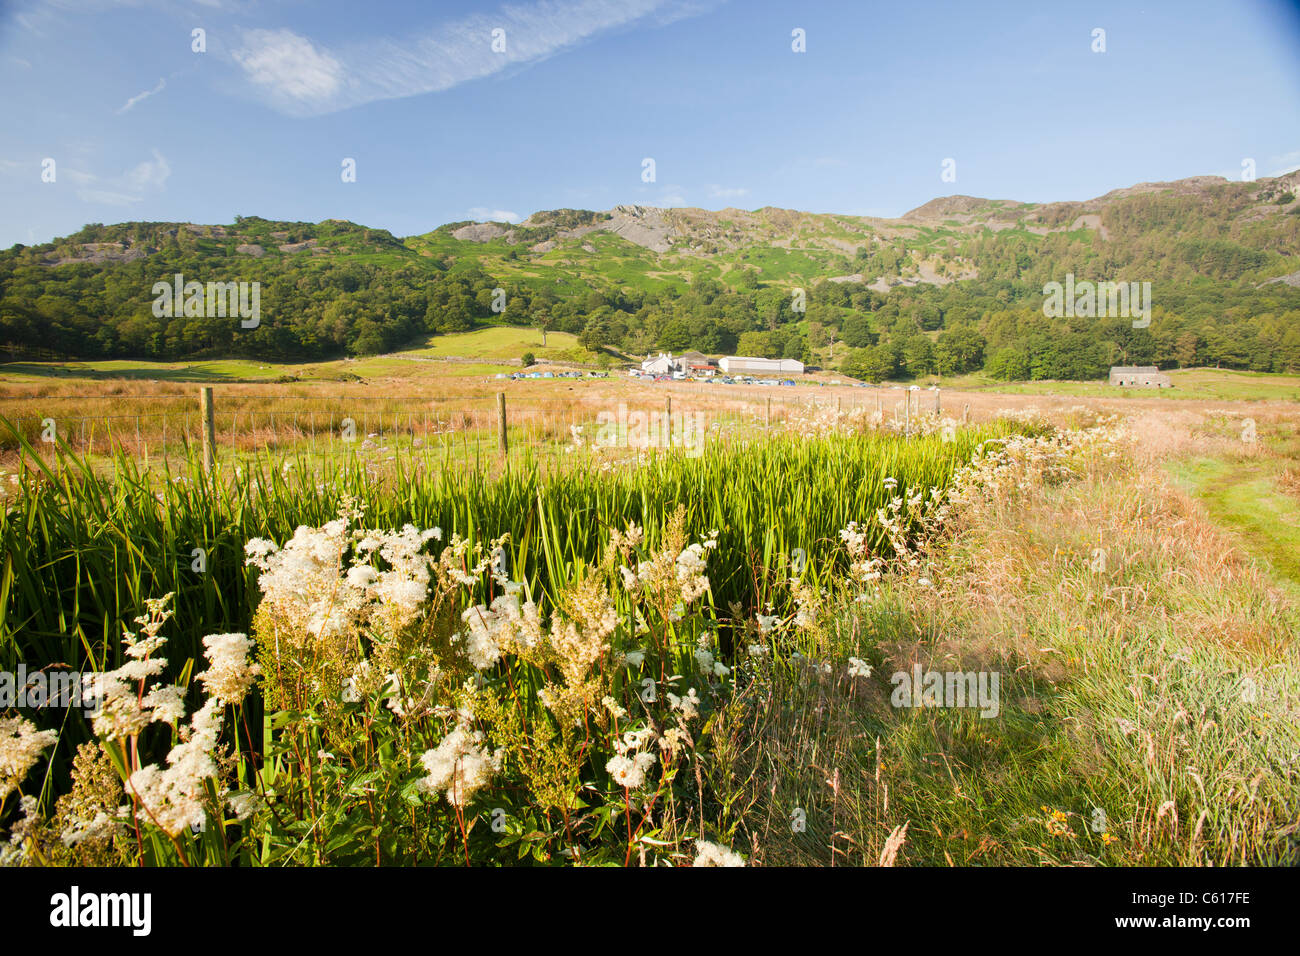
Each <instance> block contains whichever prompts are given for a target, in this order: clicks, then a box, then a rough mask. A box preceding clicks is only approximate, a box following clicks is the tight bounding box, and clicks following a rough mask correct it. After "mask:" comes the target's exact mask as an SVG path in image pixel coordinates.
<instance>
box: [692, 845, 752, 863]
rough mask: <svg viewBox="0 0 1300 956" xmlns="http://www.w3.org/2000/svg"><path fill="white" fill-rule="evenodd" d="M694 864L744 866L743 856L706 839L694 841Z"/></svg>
mask: <svg viewBox="0 0 1300 956" xmlns="http://www.w3.org/2000/svg"><path fill="white" fill-rule="evenodd" d="M694 865H695V866H744V865H745V858H744V857H743V856H741V855H740V854H739V853H737V852H735V851H734V850H731V849H728V848H727V847H725V846H720V845H719V844H717V843H710V842H709V841H708V840H696V841H695V863H694Z"/></svg>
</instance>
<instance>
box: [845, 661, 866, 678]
mask: <svg viewBox="0 0 1300 956" xmlns="http://www.w3.org/2000/svg"><path fill="white" fill-rule="evenodd" d="M849 676H850V677H870V676H871V665H870V664H868V663H867V662H866V661H864V660H862V659H861V658H860V657H850V658H849Z"/></svg>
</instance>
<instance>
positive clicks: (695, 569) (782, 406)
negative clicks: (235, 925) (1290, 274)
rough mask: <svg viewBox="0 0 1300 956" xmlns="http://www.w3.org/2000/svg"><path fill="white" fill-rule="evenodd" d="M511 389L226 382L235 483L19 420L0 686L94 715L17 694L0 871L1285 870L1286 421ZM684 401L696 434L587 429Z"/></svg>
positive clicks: (886, 400) (862, 393)
mask: <svg viewBox="0 0 1300 956" xmlns="http://www.w3.org/2000/svg"><path fill="white" fill-rule="evenodd" d="M412 364H417V363H412ZM399 381H400V382H401V386H400V390H399V389H397V388H396V385H397V383H398V382H399ZM467 385H468V386H469V387H467ZM5 388H6V392H5V395H4V399H6V400H0V413H3V415H4V417H5V418H6V419H10V417H11V414H12V411H13V409H14V408H15V407H17V408H20V409H22V408H26V407H29V405H38V406H40V407H41V408H42V410H43V413H45V412H44V410H46V409H50V408H55V409H56V410H57V409H59V408H60V407H63V408H67V409H69V411H75V410H77V409H78V408H80V407H83V406H84V402H85V399H84V396H85V394H86V391H85V390H86V389H91V390H97V392H96V394H97V399H96V400H97V405H96V408H97V410H99V409H102V410H104V411H105V412H109V411H112V412H118V411H122V409H131V408H135V407H139V405H144V406H145V407H151V406H152V407H151V411H157V412H162V413H168V412H167V409H168V408H169V407H170V406H169V405H168V403H169V402H171V403H174V404H175V405H176V407H178V408H180V407H189V408H192V407H193V400H194V393H195V389H194V385H193V384H191V383H190V382H188V381H180V382H171V383H167V382H164V381H160V380H157V379H154V380H147V381H144V382H141V381H133V380H131V379H129V378H123V379H116V380H112V381H108V382H104V381H94V380H88V379H84V378H83V379H80V380H76V381H71V382H58V383H55V384H45V382H44V380H43V379H42V380H41V381H40V382H38V383H36V384H33V383H31V382H28V381H19V380H16V379H8V383H7V384H6V386H5ZM501 388H503V386H502V385H501V384H500V383H499V382H498V381H497V380H494V379H492V378H490V377H487V376H480V377H478V378H477V379H475V378H474V377H473V376H465V377H458V378H455V379H452V378H449V377H445V376H442V375H432V374H430V373H429V372H428V371H426V372H425V373H424V374H422V375H418V376H414V377H413V378H411V379H409V380H401V379H394V378H383V379H380V378H376V379H374V380H372V381H370V382H369V383H368V384H367V385H360V384H358V383H342V384H340V383H334V382H322V383H310V382H306V383H298V384H296V385H295V384H274V385H272V384H259V383H257V382H249V381H244V382H241V383H238V384H234V383H232V384H226V385H222V386H221V387H219V388H218V389H217V392H218V395H219V399H218V408H219V410H220V409H223V408H224V409H225V410H226V411H225V414H227V415H228V416H229V417H228V418H222V417H221V415H222V413H221V412H220V411H219V414H218V423H219V425H218V429H217V431H218V436H219V439H220V447H219V454H218V456H217V459H216V462H215V465H214V467H213V468H212V470H211V471H209V472H205V471H204V470H203V468H202V466H201V463H200V460H199V456H198V455H197V447H196V443H195V442H194V441H193V440H192V439H191V438H190V437H189V435H190V434H192V429H191V432H190V433H187V439H186V441H184V442H181V441H178V442H177V443H176V445H175V446H174V447H173V448H172V449H171V452H170V453H169V454H168V455H165V456H164V455H160V454H158V448H157V446H156V445H153V446H151V445H150V444H149V442H148V441H145V442H143V444H144V448H140V447H138V446H135V445H133V443H132V442H130V441H127V442H114V443H112V444H109V443H107V442H105V443H104V444H102V445H101V446H99V447H94V446H92V445H90V444H88V443H86V442H84V441H83V442H79V441H77V440H76V437H79V436H75V435H74V433H72V432H71V431H70V430H61V431H59V432H58V435H57V437H56V441H55V442H53V443H44V442H41V441H40V440H39V435H38V434H36V433H33V432H32V431H31V430H30V429H26V428H24V427H21V426H17V427H15V426H7V427H5V436H4V447H5V449H6V452H5V454H6V459H5V463H4V464H5V468H6V474H5V475H3V476H0V489H3V492H4V502H5V510H4V513H3V516H0V540H2V541H3V544H4V554H5V559H4V566H3V569H2V571H0V598H2V607H3V619H0V672H3V671H6V670H8V671H14V670H16V669H18V667H19V666H20V665H21V666H24V667H25V668H26V669H27V671H28V672H29V673H31V672H35V671H37V670H38V669H40V670H42V671H43V672H44V673H47V674H53V673H56V672H60V671H66V670H73V671H92V672H97V673H98V674H100V675H101V676H100V677H99V678H98V679H97V686H98V690H99V691H100V695H101V697H100V699H101V704H100V708H99V710H98V712H97V713H96V714H94V715H93V716H91V715H83V714H82V713H81V712H80V711H79V710H74V709H56V708H53V707H45V708H40V707H38V708H35V709H30V708H29V709H25V710H24V709H20V710H18V711H17V712H16V714H17V716H10V714H14V713H15V711H12V710H11V711H5V712H3V714H4V715H3V716H0V719H2V720H4V721H5V723H4V734H3V735H2V736H0V744H3V746H4V757H5V759H4V761H0V773H2V774H3V776H0V787H2V789H0V801H2V802H0V826H3V827H5V828H6V829H7V830H8V833H9V836H8V839H7V842H4V841H0V847H3V848H4V849H3V855H4V861H5V862H7V863H10V864H19V865H40V864H49V863H66V862H76V863H88V864H92V865H155V864H161V865H244V866H259V865H283V864H294V865H350V864H369V865H376V864H378V865H388V864H417V865H419V864H453V865H467V864H468V865H499V864H508V863H517V862H527V863H531V864H534V865H559V864H586V865H680V864H694V865H742V864H745V865H779V864H807V865H830V866H834V865H901V864H904V863H909V864H916V865H939V866H948V865H998V864H1026V865H1041V864H1052V865H1210V864H1213V865H1225V864H1232V863H1247V864H1251V863H1254V864H1260V863H1295V862H1296V861H1297V860H1298V859H1300V840H1298V838H1297V834H1296V830H1297V825H1296V820H1297V813H1298V811H1300V804H1298V803H1297V797H1296V794H1297V788H1296V776H1295V774H1296V771H1295V769H1294V768H1293V767H1292V766H1291V755H1293V754H1294V753H1295V752H1296V749H1297V747H1298V746H1300V735H1297V733H1296V723H1295V720H1294V714H1295V708H1296V706H1297V703H1296V702H1297V700H1300V686H1297V684H1296V676H1295V675H1296V674H1298V673H1300V668H1297V667H1296V664H1297V663H1298V662H1297V659H1296V657H1297V652H1296V647H1295V643H1294V633H1295V628H1296V625H1297V623H1298V622H1300V616H1298V615H1297V611H1296V606H1295V604H1294V594H1295V590H1293V588H1294V586H1295V585H1296V584H1297V583H1300V582H1297V581H1296V580H1295V569H1294V567H1293V566H1292V564H1290V563H1288V561H1287V560H1286V555H1287V540H1288V539H1287V535H1289V534H1291V533H1292V531H1290V530H1287V529H1289V528H1290V527H1291V526H1290V524H1288V521H1287V518H1286V516H1287V515H1295V514H1296V513H1297V505H1296V501H1297V497H1296V489H1295V485H1294V474H1295V473H1296V469H1295V466H1296V463H1297V459H1300V454H1298V453H1297V448H1296V446H1295V440H1294V436H1295V421H1296V419H1295V414H1294V412H1295V406H1294V405H1290V404H1288V403H1284V402H1276V401H1274V402H1271V403H1262V404H1261V403H1249V404H1248V403H1228V404H1224V403H1222V402H1218V403H1216V402H1185V403H1184V402H1180V403H1177V404H1176V405H1174V406H1170V405H1169V403H1167V402H1166V401H1163V400H1162V399H1160V398H1155V397H1148V396H1142V397H1140V398H1138V397H1134V398H1129V397H1122V398H1112V399H1107V400H1093V401H1091V402H1088V403H1087V404H1082V403H1080V401H1079V400H1078V399H1076V398H1074V397H1073V396H1068V395H1056V396H1033V397H1023V398H1022V397H1018V396H1010V395H1002V394H987V393H984V392H976V391H968V392H950V391H948V390H945V392H944V394H943V396H942V401H943V408H944V411H943V412H941V413H939V414H935V413H934V412H933V411H932V408H931V406H930V405H929V403H930V402H932V401H933V399H932V398H931V396H930V393H920V402H919V403H917V401H916V399H915V398H914V399H913V402H914V404H913V408H912V410H911V411H910V412H908V413H907V414H906V415H900V413H899V408H898V399H900V398H901V395H902V393H901V392H899V393H896V392H893V391H888V390H857V389H847V388H818V387H813V388H801V389H795V390H789V391H788V392H786V390H781V391H780V392H778V393H777V394H778V395H779V396H780V397H779V400H778V402H777V406H776V409H775V411H773V410H772V409H771V408H769V406H768V399H769V398H771V397H773V395H772V393H773V392H775V391H776V390H770V389H769V390H764V389H739V388H738V389H735V390H730V389H729V390H725V391H721V390H719V389H718V387H717V386H692V385H682V384H678V383H670V384H664V385H645V384H639V385H634V384H632V383H628V382H626V381H622V380H614V379H598V380H579V379H574V380H564V379H557V380H551V381H547V382H511V383H509V384H508V385H507V386H505V390H507V391H508V400H509V402H510V403H511V404H510V408H511V416H512V419H511V420H512V423H514V424H512V429H514V430H512V431H511V433H510V437H511V450H510V452H509V453H508V454H507V455H504V456H503V455H501V454H500V453H499V451H498V449H497V448H496V446H495V434H494V424H495V422H494V420H493V418H492V412H493V408H492V404H493V399H494V398H495V391H496V390H498V389H501ZM335 389H351V390H354V392H353V394H351V395H349V393H348V392H347V391H343V392H341V398H342V401H341V403H334V400H335V399H337V398H339V397H340V396H336V395H330V394H329V393H330V392H331V391H332V390H335ZM363 389H371V390H374V391H376V392H380V393H381V394H378V395H373V396H370V397H367V398H366V399H365V400H362V399H361V398H360V395H361V394H364V391H363ZM325 398H329V399H330V402H326V403H323V399H325ZM665 399H667V400H669V401H671V403H672V407H673V408H675V409H677V410H679V411H687V412H694V411H699V412H700V414H701V416H702V419H703V421H705V422H707V427H706V428H705V430H704V434H705V435H706V436H707V437H706V440H704V442H703V444H702V446H701V447H700V448H699V449H698V454H697V453H694V450H692V449H689V448H686V447H683V446H682V445H681V444H680V443H679V444H677V445H673V444H671V443H670V444H666V445H664V446H660V447H636V446H635V445H631V444H629V443H628V441H627V436H626V435H622V434H620V435H619V436H618V438H619V440H618V441H617V442H616V443H615V444H614V446H613V447H602V446H600V445H599V444H598V443H597V442H595V441H594V440H593V437H594V433H595V417H596V416H597V415H598V414H599V413H601V412H608V411H610V410H611V409H612V408H614V407H617V406H618V404H620V403H625V404H626V403H629V402H630V403H631V404H633V405H634V406H637V405H638V404H639V405H640V406H644V407H647V408H651V409H653V408H659V407H663V402H664V401H665ZM60 402H61V403H63V404H62V406H60V405H59V403H60ZM1031 402H1032V403H1033V404H1031ZM132 403H138V404H137V405H133V404H132ZM331 403H334V404H331ZM327 405H329V406H330V407H329V408H327V409H326V406H327ZM921 405H924V406H925V407H924V408H922V407H920V406H921ZM358 407H360V408H365V409H368V410H369V411H367V412H365V413H364V414H373V415H374V417H373V418H371V419H369V420H367V421H366V423H365V424H364V425H362V426H361V427H362V432H361V436H359V437H360V440H358V441H356V442H343V441H339V440H336V439H335V440H325V439H324V436H326V435H330V434H333V433H334V432H336V430H337V424H338V421H337V417H335V416H338V415H340V414H342V413H344V412H350V411H351V410H353V409H355V408H358ZM1169 408H1176V409H1178V411H1177V413H1176V414H1173V413H1168V412H1166V411H1165V409H1169ZM322 409H326V410H325V411H322ZM476 409H481V411H482V415H483V419H479V418H476V415H477V414H478V413H477V411H476ZM55 414H61V413H58V412H57V411H56V413H55ZM122 414H127V412H126V411H122ZM315 414H320V415H322V416H323V417H325V418H326V420H327V421H328V423H329V424H328V425H327V426H326V427H325V428H324V429H322V430H321V431H320V432H316V430H314V429H311V430H306V431H305V433H297V432H295V431H294V429H292V428H290V427H288V425H287V424H286V423H287V422H292V421H294V420H295V419H298V420H301V418H302V417H303V416H310V415H315ZM426 414H427V415H428V421H429V425H428V426H427V427H425V426H423V425H422V424H421V423H422V422H423V420H424V418H425V416H426ZM272 415H275V416H276V422H277V423H276V426H275V427H272V426H271V425H270V420H271V416H272ZM516 415H517V416H518V418H517V419H516V418H515V416H516ZM14 417H21V416H14ZM1246 417H1250V420H1251V423H1252V424H1251V428H1250V434H1251V436H1252V438H1251V441H1249V442H1245V441H1243V438H1242V436H1243V435H1244V434H1245V433H1246V431H1245V429H1244V425H1243V423H1244V421H1245V419H1246ZM259 422H264V423H265V424H264V425H262V427H260V428H259V427H258V423H259ZM373 422H379V423H380V424H378V425H376V424H372V423H373ZM530 423H531V424H530ZM365 429H374V430H373V431H366V430H365ZM245 430H247V431H249V432H251V433H252V434H251V436H249V435H245ZM130 431H133V429H131V430H130ZM69 438H72V439H73V440H71V441H70V440H69ZM313 438H314V439H315V440H313ZM101 440H102V439H101ZM150 447H152V448H154V449H155V450H154V452H153V453H152V454H146V453H143V452H145V450H146V449H148V448H150ZM1216 469H1218V470H1216ZM1222 469H1231V470H1232V474H1233V475H1235V476H1236V479H1235V480H1236V481H1238V482H1240V481H1242V480H1244V478H1249V480H1250V481H1253V482H1258V483H1259V493H1258V494H1255V495H1251V496H1247V498H1245V499H1243V498H1241V497H1240V496H1233V495H1231V494H1230V493H1229V492H1228V491H1227V490H1226V489H1227V488H1228V486H1227V485H1225V484H1224V481H1223V474H1224V472H1223V471H1222ZM1270 515H1273V516H1280V517H1281V518H1282V520H1281V521H1276V520H1274V521H1273V522H1272V527H1271V528H1270V527H1269V516H1270ZM124 634H125V638H124ZM914 670H915V671H916V673H918V674H919V673H927V674H928V673H931V672H939V673H942V674H949V675H950V674H953V673H956V674H958V675H970V676H971V677H972V678H974V677H975V676H976V675H984V676H987V675H990V674H996V675H999V676H1000V684H999V689H998V691H997V694H996V697H995V700H993V701H992V704H993V705H994V706H992V707H991V708H990V707H987V706H986V707H984V708H983V709H982V710H981V709H979V708H976V707H973V706H970V705H969V702H968V703H967V705H962V704H955V705H954V703H953V702H952V701H949V700H947V699H945V698H943V697H940V698H938V699H930V698H922V697H919V696H918V698H917V699H916V700H914V701H912V702H911V703H909V702H908V700H906V699H903V700H900V698H899V697H898V695H897V687H896V685H897V683H898V675H900V674H911V673H913V672H914ZM972 686H973V685H972ZM984 703H985V704H988V703H990V702H988V701H985V702H984Z"/></svg>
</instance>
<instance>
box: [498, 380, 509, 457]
mask: <svg viewBox="0 0 1300 956" xmlns="http://www.w3.org/2000/svg"><path fill="white" fill-rule="evenodd" d="M497 448H498V449H499V450H500V452H501V457H502V458H505V457H506V455H507V453H508V452H509V450H510V443H509V439H508V438H507V437H506V393H505V392H497Z"/></svg>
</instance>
